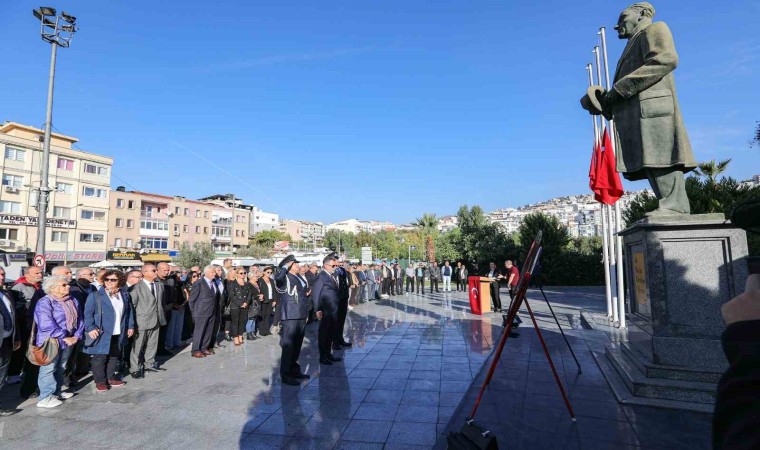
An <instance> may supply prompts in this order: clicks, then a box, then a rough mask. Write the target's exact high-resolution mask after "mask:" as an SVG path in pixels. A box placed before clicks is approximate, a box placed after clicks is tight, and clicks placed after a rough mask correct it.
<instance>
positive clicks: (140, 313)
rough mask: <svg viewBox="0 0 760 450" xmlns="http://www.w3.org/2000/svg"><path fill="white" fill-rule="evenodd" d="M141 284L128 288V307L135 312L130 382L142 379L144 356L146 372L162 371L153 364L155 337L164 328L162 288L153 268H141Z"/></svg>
mask: <svg viewBox="0 0 760 450" xmlns="http://www.w3.org/2000/svg"><path fill="white" fill-rule="evenodd" d="M142 274H143V281H142V282H140V283H137V284H135V285H134V286H131V287H130V288H129V295H130V296H131V297H132V304H133V305H134V308H135V325H136V328H137V333H136V335H135V340H134V342H133V345H132V354H131V358H130V367H131V369H132V370H133V372H132V378H135V379H139V378H144V377H145V366H144V365H143V364H141V363H140V356H142V355H143V353H144V358H145V365H147V366H148V367H149V370H152V371H157V370H165V369H163V368H161V367H160V366H159V363H158V362H157V361H156V351H157V350H158V333H159V329H160V327H161V326H164V325H166V316H165V315H164V308H163V302H162V299H163V296H164V285H163V283H161V282H159V281H158V280H157V278H158V274H157V272H156V266H154V265H153V264H146V265H144V266H143V268H142Z"/></svg>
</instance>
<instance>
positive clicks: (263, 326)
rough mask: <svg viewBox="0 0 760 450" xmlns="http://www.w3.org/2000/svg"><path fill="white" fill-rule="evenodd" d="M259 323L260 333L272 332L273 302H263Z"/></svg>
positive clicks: (262, 334)
mask: <svg viewBox="0 0 760 450" xmlns="http://www.w3.org/2000/svg"><path fill="white" fill-rule="evenodd" d="M258 320H259V323H258V324H257V326H258V329H259V335H261V336H269V335H270V334H272V333H271V332H270V331H269V329H270V328H272V322H271V320H272V302H269V303H262V304H261V316H260V317H259V319H258Z"/></svg>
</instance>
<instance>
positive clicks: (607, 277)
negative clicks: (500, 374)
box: [586, 64, 613, 319]
mask: <svg viewBox="0 0 760 450" xmlns="http://www.w3.org/2000/svg"><path fill="white" fill-rule="evenodd" d="M593 70H594V69H593V66H592V65H591V64H587V65H586V72H588V85H589V86H593V85H594V72H593ZM591 122H592V123H593V124H594V148H593V149H592V150H591V155H592V156H591V157H592V158H593V157H594V153H595V151H596V143H597V142H599V126H598V125H597V121H596V117H594V116H591ZM599 209H600V211H601V215H602V263H603V265H604V293H605V296H606V298H607V318H608V319H612V317H613V316H612V289H611V288H610V259H609V254H608V253H607V205H605V204H604V203H602V202H599Z"/></svg>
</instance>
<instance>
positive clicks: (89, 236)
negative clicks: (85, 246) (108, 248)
mask: <svg viewBox="0 0 760 450" xmlns="http://www.w3.org/2000/svg"><path fill="white" fill-rule="evenodd" d="M79 242H103V235H102V234H99V233H79Z"/></svg>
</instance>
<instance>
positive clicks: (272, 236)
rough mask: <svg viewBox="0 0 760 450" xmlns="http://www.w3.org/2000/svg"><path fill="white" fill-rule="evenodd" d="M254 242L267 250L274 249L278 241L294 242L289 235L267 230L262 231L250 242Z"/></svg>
mask: <svg viewBox="0 0 760 450" xmlns="http://www.w3.org/2000/svg"><path fill="white" fill-rule="evenodd" d="M250 241H253V242H252V243H253V244H257V245H261V246H262V247H266V248H270V249H271V248H272V247H274V243H275V242H277V241H288V242H292V241H293V238H292V237H290V235H289V234H288V233H284V232H282V231H279V230H265V231H260V232H258V233H256V234H255V235H253V237H252V238H251V239H250V240H249V242H250Z"/></svg>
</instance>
